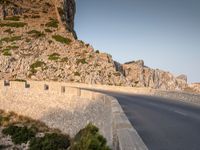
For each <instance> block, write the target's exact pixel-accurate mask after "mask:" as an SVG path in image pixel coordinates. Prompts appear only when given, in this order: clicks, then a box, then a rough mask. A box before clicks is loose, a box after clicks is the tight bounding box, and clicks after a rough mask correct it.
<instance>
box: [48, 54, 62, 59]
mask: <svg viewBox="0 0 200 150" xmlns="http://www.w3.org/2000/svg"><path fill="white" fill-rule="evenodd" d="M48 59H49V60H58V59H60V54H58V53H53V54H51V55H49V58H48Z"/></svg>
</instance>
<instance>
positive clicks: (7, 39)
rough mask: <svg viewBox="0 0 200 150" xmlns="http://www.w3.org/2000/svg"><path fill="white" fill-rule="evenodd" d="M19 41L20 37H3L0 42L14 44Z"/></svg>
mask: <svg viewBox="0 0 200 150" xmlns="http://www.w3.org/2000/svg"><path fill="white" fill-rule="evenodd" d="M19 40H21V36H13V37H5V38H2V39H0V42H7V43H8V42H14V41H19Z"/></svg>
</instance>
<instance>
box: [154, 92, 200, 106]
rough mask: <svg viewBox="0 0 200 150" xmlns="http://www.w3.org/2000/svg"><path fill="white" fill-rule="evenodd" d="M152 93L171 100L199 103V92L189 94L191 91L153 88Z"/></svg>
mask: <svg viewBox="0 0 200 150" xmlns="http://www.w3.org/2000/svg"><path fill="white" fill-rule="evenodd" d="M153 94H154V95H155V96H159V97H165V98H169V99H172V100H180V101H184V102H187V103H192V104H198V105H200V95H199V94H191V93H185V92H177V91H160V90H155V91H154V93H153Z"/></svg>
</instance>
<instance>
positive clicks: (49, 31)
mask: <svg viewBox="0 0 200 150" xmlns="http://www.w3.org/2000/svg"><path fill="white" fill-rule="evenodd" d="M44 31H45V32H48V33H52V32H53V31H51V30H50V29H44Z"/></svg>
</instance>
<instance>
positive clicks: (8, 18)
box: [5, 16, 20, 21]
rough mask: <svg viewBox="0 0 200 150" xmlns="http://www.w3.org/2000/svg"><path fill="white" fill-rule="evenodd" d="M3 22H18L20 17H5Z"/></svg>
mask: <svg viewBox="0 0 200 150" xmlns="http://www.w3.org/2000/svg"><path fill="white" fill-rule="evenodd" d="M5 20H11V21H19V20H20V17H19V16H12V17H6V18H5Z"/></svg>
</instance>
